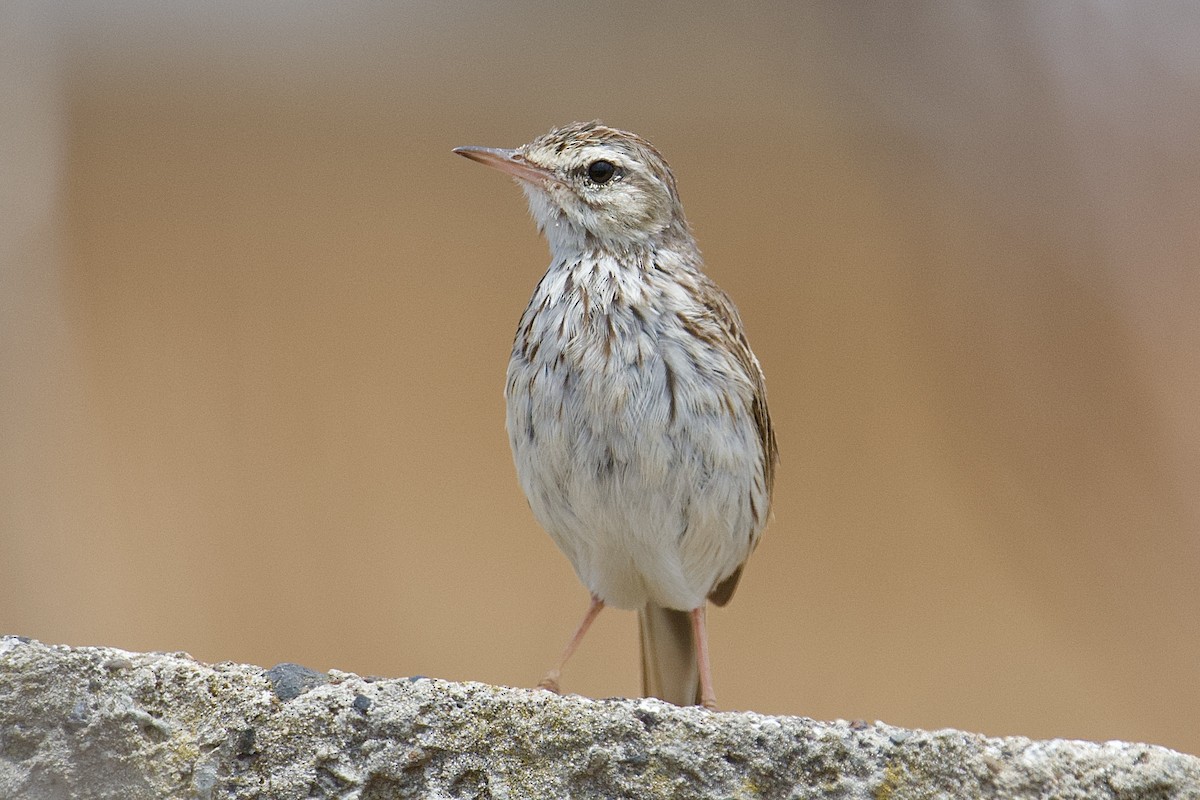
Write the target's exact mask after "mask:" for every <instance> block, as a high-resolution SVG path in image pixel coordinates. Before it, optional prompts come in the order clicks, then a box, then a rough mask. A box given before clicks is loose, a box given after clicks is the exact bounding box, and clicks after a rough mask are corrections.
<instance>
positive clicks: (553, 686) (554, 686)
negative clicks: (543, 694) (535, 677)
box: [537, 669, 562, 694]
mask: <svg viewBox="0 0 1200 800" xmlns="http://www.w3.org/2000/svg"><path fill="white" fill-rule="evenodd" d="M558 679H559V674H558V670H556V669H553V670H550V671H549V672H547V673H546V677H544V678H542V679H541V680H540V681H538V685H537V688H539V689H545V690H546V691H548V692H554V693H555V694H562V689H560V688H559V687H558Z"/></svg>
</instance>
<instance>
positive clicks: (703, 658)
mask: <svg viewBox="0 0 1200 800" xmlns="http://www.w3.org/2000/svg"><path fill="white" fill-rule="evenodd" d="M707 609H708V603H704V604H703V605H701V606H700V607H699V608H693V609H692V610H691V612H690V613H691V615H692V639H693V640H694V641H695V643H696V666H697V667H699V669H700V705H702V706H704V707H705V708H707V709H708V710H709V711H716V710H717V695H716V693H715V692H713V686H712V667H711V666H710V665H709V663H708V624H707V622H706V620H705V611H706V610H707Z"/></svg>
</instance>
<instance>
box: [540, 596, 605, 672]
mask: <svg viewBox="0 0 1200 800" xmlns="http://www.w3.org/2000/svg"><path fill="white" fill-rule="evenodd" d="M603 609H604V601H603V600H601V599H600V598H599V597H596V596H594V595H593V596H592V604H591V605H590V606H588V610H587V613H586V614H584V615H583V622H581V623H579V627H578V628H576V629H575V635H574V636H572V637H571V641H569V642H567V646H566V648H565V649H564V650H563V652H562V656H560V657H559V659H558V663H557V664H555V665H554V668H553V669H552V670H550V671H549V672H547V673H546V677H544V678H542V679H541V680H540V681H538V688H539V689H549V690H550V691H552V692H554V693H555V694H558V692H559V689H558V679H559V678H561V677H562V669H563V667H564V666H566V664H567V659H569V658H570V657H571V655H572V654H573V653H574V652H575V648H576V647H579V643H580V642H582V641H583V635H584V634H585V633H587V632H588V628H590V627H592V623H593V622H595V621H596V617H598V616H599V615H600V612H601V611H602V610H603Z"/></svg>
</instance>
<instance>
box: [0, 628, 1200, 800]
mask: <svg viewBox="0 0 1200 800" xmlns="http://www.w3.org/2000/svg"><path fill="white" fill-rule="evenodd" d="M18 797H19V798H23V799H25V800H42V798H47V799H48V800H49V799H53V800H57V799H58V798H79V799H81V800H90V799H91V798H122V800H132V799H136V798H183V797H189V798H203V799H205V800H207V799H208V798H239V799H240V798H272V800H290V798H310V797H320V798H326V797H327V798H345V799H346V800H351V799H358V800H381V799H382V798H559V797H562V798H565V797H576V798H582V797H605V798H607V797H612V798H617V797H635V798H638V799H639V800H650V799H651V798H726V797H728V798H758V797H763V798H873V799H875V800H902V798H943V797H944V798H970V797H987V798H1018V797H1019V798H1039V797H1046V798H1049V797H1054V798H1089V800H1103V799H1104V798H1113V799H1114V800H1115V799H1116V798H1120V799H1121V800H1137V799H1140V798H1146V799H1147V800H1149V799H1150V798H1154V799H1155V800H1164V799H1165V798H1197V797H1200V759H1197V758H1195V757H1193V756H1187V755H1183V754H1180V753H1176V752H1174V751H1171V750H1167V749H1165V748H1162V747H1155V746H1151V745H1144V744H1129V743H1125V742H1106V743H1103V744H1097V743H1093V742H1080V741H1066V740H1051V741H1032V740H1029V739H1024V738H1017V737H1013V738H1004V739H991V738H986V737H983V736H979V735H976V734H971V733H963V732H960V731H955V730H942V731H932V732H931V731H920V730H905V729H901V728H893V727H891V726H888V725H883V724H878V723H877V724H875V725H852V724H850V723H847V722H816V721H813V720H809V719H804V718H799V717H766V716H761V715H758V714H751V713H717V714H713V713H709V712H706V711H703V710H700V709H681V708H676V707H675V706H671V705H668V704H666V703H662V702H659V701H657V700H588V699H585V698H580V697H556V696H554V695H551V694H548V693H546V692H540V691H532V690H522V689H507V688H501V687H496V686H488V685H484V684H472V683H468V684H459V683H449V682H446V681H439V680H431V679H424V678H415V679H414V678H409V679H396V680H376V679H371V678H362V677H359V676H357V675H353V674H350V673H345V672H337V671H331V672H329V673H315V672H312V671H311V670H306V669H304V668H303V667H297V666H295V665H280V666H278V667H274V668H272V669H271V670H264V669H262V668H260V667H256V666H250V665H245V664H233V663H225V664H215V665H209V664H202V663H200V662H197V661H195V660H194V659H192V658H191V657H190V656H188V655H186V654H183V653H171V654H164V653H129V652H125V651H123V650H115V649H111V648H104V647H77V648H72V647H63V646H48V645H44V644H41V643H38V642H35V641H30V640H27V639H23V638H20V637H11V636H10V637H5V638H3V639H0V798H18Z"/></svg>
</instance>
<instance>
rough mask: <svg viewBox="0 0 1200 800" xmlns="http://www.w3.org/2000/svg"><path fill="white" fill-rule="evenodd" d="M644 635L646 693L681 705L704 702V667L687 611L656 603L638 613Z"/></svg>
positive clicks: (643, 675)
mask: <svg viewBox="0 0 1200 800" xmlns="http://www.w3.org/2000/svg"><path fill="white" fill-rule="evenodd" d="M638 627H639V628H640V630H641V634H642V692H643V693H644V694H645V695H646V696H647V697H657V698H659V699H661V700H666V701H667V702H668V703H674V704H675V705H677V706H690V705H696V704H698V703H699V702H700V668H699V666H698V665H697V664H696V647H695V642H694V641H693V639H692V620H691V617H690V616H689V615H688V612H686V611H676V610H675V609H672V608H663V607H662V606H656V605H654V604H653V603H651V604H648V605H647V606H646V607H645V608H643V609H641V610H640V611H638Z"/></svg>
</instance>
